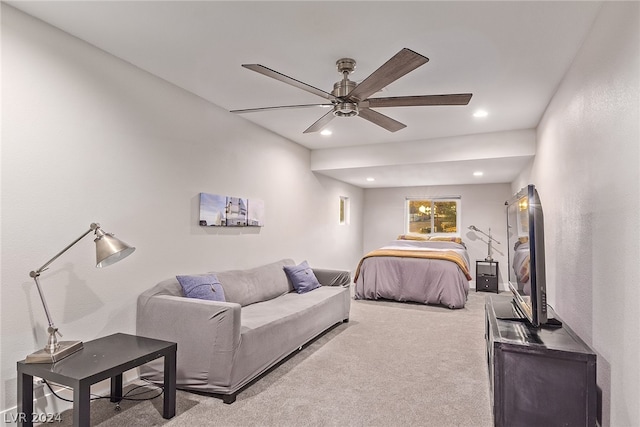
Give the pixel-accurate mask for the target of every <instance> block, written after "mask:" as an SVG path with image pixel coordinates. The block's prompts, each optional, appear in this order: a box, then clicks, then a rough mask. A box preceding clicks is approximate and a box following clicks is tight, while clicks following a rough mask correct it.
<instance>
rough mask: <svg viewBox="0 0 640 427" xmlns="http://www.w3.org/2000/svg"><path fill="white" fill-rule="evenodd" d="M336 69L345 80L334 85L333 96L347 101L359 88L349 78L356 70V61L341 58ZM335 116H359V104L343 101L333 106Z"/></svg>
mask: <svg viewBox="0 0 640 427" xmlns="http://www.w3.org/2000/svg"><path fill="white" fill-rule="evenodd" d="M336 68H337V69H338V72H339V73H341V74H342V76H343V79H342V80H340V81H337V82H336V83H335V84H334V85H333V91H331V94H332V95H333V96H335V97H336V98H340V99H345V98H346V96H347V95H348V94H349V93H350V92H351V91H352V90H353V89H355V87H356V86H357V84H356V82H354V81H351V80H349V79H348V78H347V76H348V75H349V74H351V73H353V70H355V69H356V61H355V60H353V59H351V58H341V59H338V60H337V61H336ZM333 115H334V116H336V117H353V116H357V115H358V104H357V103H355V102H349V101H343V102H338V103H336V104H335V105H334V106H333Z"/></svg>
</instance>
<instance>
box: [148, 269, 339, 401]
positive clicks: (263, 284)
mask: <svg viewBox="0 0 640 427" xmlns="http://www.w3.org/2000/svg"><path fill="white" fill-rule="evenodd" d="M285 265H289V266H292V265H295V263H294V262H293V261H292V260H290V259H286V260H281V261H278V262H275V263H271V264H267V265H263V266H260V267H257V268H253V269H248V270H234V271H224V272H215V273H214V274H215V275H216V276H217V277H218V280H219V281H220V283H221V285H222V288H223V289H224V294H225V297H226V302H217V301H208V300H202V299H195V298H187V297H185V296H183V291H182V288H181V286H180V283H179V282H178V280H177V279H176V278H175V277H174V278H172V279H168V280H165V281H162V282H160V283H158V284H157V285H156V286H154V287H153V288H151V289H149V290H147V291H146V292H144V293H142V294H141V295H140V296H139V297H138V304H137V319H136V328H137V334H138V335H141V336H146V337H151V338H157V339H161V340H166V341H172V342H176V343H178V355H177V387H178V388H179V389H184V390H191V391H196V392H202V393H207V394H212V395H214V396H218V397H222V399H223V401H224V402H225V403H233V402H234V401H235V399H236V395H237V394H238V393H239V392H240V391H241V390H242V389H243V387H245V386H246V385H248V384H249V383H250V382H251V381H252V380H254V379H256V378H257V377H259V376H260V375H261V374H263V373H264V372H266V371H267V370H268V369H269V368H271V367H273V366H274V365H275V364H277V363H278V362H280V361H282V359H284V358H285V357H287V356H288V355H289V354H291V353H292V352H294V351H296V350H297V349H298V348H300V347H302V346H303V345H304V344H305V343H307V342H308V341H310V340H312V339H313V338H314V337H316V336H317V335H319V334H321V333H322V332H324V331H325V330H327V329H328V328H330V327H332V326H333V325H335V324H337V323H340V322H347V321H348V320H349V309H350V306H351V294H350V291H349V284H350V282H351V277H350V274H349V272H347V271H338V270H324V269H313V272H314V274H315V276H316V277H317V278H318V281H319V282H320V284H321V285H322V286H321V287H319V288H317V289H314V290H312V291H310V292H306V293H303V294H298V293H297V292H295V290H294V288H293V286H292V283H291V281H290V280H289V279H288V277H287V274H286V273H285V271H284V270H283V267H284V266H285ZM140 374H141V377H142V378H145V379H148V380H150V381H152V382H156V383H161V382H162V380H163V366H162V362H161V361H155V362H152V363H149V364H146V365H143V366H142V367H141V368H140Z"/></svg>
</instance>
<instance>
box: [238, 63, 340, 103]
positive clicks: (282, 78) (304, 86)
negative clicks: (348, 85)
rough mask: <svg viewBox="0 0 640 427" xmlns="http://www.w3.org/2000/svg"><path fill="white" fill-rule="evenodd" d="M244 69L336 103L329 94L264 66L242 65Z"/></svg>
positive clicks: (334, 98) (335, 99)
mask: <svg viewBox="0 0 640 427" xmlns="http://www.w3.org/2000/svg"><path fill="white" fill-rule="evenodd" d="M242 66H243V67H244V68H247V69H249V70H252V71H255V72H256V73H260V74H264V75H265V76H267V77H271V78H272V79H276V80H279V81H281V82H283V83H287V84H289V85H291V86H294V87H297V88H298V89H302V90H306V91H307V92H310V93H313V94H314V95H318V96H321V97H323V98H325V99H328V100H330V101H337V100H338V98H336V97H335V96H333V95H332V94H330V93H329V92H325V91H323V90H321V89H318V88H316V87H313V86H311V85H308V84H306V83H303V82H301V81H300V80H296V79H294V78H292V77H289V76H285V75H284V74H282V73H279V72H277V71H275V70H272V69H271V68H267V67H265V66H264V65H260V64H242Z"/></svg>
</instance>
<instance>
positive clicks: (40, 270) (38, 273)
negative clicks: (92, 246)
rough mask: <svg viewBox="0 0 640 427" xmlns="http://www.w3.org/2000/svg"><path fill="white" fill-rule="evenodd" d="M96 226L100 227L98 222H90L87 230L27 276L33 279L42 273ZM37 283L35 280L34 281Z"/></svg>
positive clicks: (96, 227) (95, 228)
mask: <svg viewBox="0 0 640 427" xmlns="http://www.w3.org/2000/svg"><path fill="white" fill-rule="evenodd" d="M98 228H100V224H97V223H95V222H93V223H91V225H90V226H89V230H87V231H85V232H84V233H83V234H82V236H80V237H78V238H77V239H76V240H74V241H73V242H71V243H70V244H69V245H68V246H67V247H66V248H64V249H63V250H61V251H60V252H58V253H57V254H56V255H55V256H54V257H53V258H51V259H50V260H49V261H47V262H46V263H45V264H44V265H43V266H42V267H40V268H39V269H37V270H34V271H32V272H30V273H29V276H31V277H33V278H34V279H35V278H36V277H38V276H39V275H40V273H42V272H43V271H44V270H46V269H47V267H48V266H49V265H51V263H52V262H53V261H55V260H57V259H58V258H59V257H60V255H62V254H63V253H65V252H67V251H68V250H69V249H71V248H72V247H73V245H75V244H76V243H78V242H79V241H80V240H82V239H83V238H84V237H85V236H86V235H87V234H89V233H91V232H92V231H95V230H97V229H98ZM36 283H37V281H36Z"/></svg>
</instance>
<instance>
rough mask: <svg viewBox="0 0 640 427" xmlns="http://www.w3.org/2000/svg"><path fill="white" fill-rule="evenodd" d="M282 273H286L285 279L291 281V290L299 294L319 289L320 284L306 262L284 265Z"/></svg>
mask: <svg viewBox="0 0 640 427" xmlns="http://www.w3.org/2000/svg"><path fill="white" fill-rule="evenodd" d="M283 268H284V272H285V273H287V277H289V280H291V283H292V284H293V288H294V289H295V290H296V292H298V293H299V294H304V293H305V292H309V291H312V290H314V289H316V288H319V287H320V282H318V278H317V277H316V275H315V274H313V270H312V269H311V267H309V264H308V263H307V261H303V262H301V263H300V264H299V265H285V266H284V267H283Z"/></svg>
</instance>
